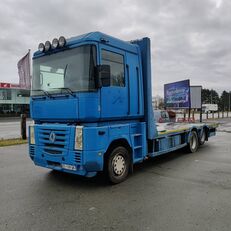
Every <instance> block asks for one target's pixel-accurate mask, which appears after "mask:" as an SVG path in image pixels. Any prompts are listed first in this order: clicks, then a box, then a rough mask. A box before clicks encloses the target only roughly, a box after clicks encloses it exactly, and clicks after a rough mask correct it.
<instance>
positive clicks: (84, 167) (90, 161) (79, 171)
mask: <svg viewBox="0 0 231 231" xmlns="http://www.w3.org/2000/svg"><path fill="white" fill-rule="evenodd" d="M29 153H30V157H31V159H32V160H33V162H34V163H35V165H37V166H41V167H44V168H49V169H54V170H57V171H62V172H68V173H72V174H76V175H81V176H87V177H92V176H95V175H96V173H97V172H99V171H102V170H103V156H102V154H101V152H98V151H90V152H84V151H73V150H65V151H64V152H63V154H61V155H59V154H58V155H56V154H50V153H46V152H44V148H43V147H42V146H37V145H30V146H29ZM68 166H69V167H70V166H72V167H73V168H72V169H70V168H67V167H68Z"/></svg>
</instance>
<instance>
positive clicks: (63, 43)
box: [59, 36, 66, 47]
mask: <svg viewBox="0 0 231 231" xmlns="http://www.w3.org/2000/svg"><path fill="white" fill-rule="evenodd" d="M65 44H66V39H65V38H64V37H63V36H61V37H59V46H60V47H64V46H65Z"/></svg>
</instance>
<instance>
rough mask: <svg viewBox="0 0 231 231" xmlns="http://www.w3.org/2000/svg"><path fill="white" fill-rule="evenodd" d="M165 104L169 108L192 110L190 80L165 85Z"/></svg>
mask: <svg viewBox="0 0 231 231" xmlns="http://www.w3.org/2000/svg"><path fill="white" fill-rule="evenodd" d="M164 102H165V106H166V107H168V108H190V107H191V105H190V81H189V79H187V80H183V81H179V82H174V83H168V84H165V85H164Z"/></svg>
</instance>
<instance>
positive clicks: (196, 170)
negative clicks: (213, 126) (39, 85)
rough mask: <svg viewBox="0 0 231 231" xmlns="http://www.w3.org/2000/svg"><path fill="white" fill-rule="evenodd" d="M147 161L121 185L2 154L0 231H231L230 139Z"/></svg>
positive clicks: (22, 149)
mask: <svg viewBox="0 0 231 231" xmlns="http://www.w3.org/2000/svg"><path fill="white" fill-rule="evenodd" d="M228 127H231V120H229V121H228V120H226V121H224V123H223V128H224V129H222V130H223V132H218V134H217V136H216V137H214V138H211V139H210V141H209V142H208V143H206V144H205V145H204V146H202V147H201V148H200V149H199V151H198V152H197V153H194V154H184V153H182V152H175V153H170V154H168V155H165V156H162V157H159V158H155V159H153V160H149V161H146V162H145V163H144V164H141V165H139V166H136V167H135V171H134V174H133V175H132V176H131V177H129V179H128V180H127V181H125V182H124V183H122V184H119V185H115V186H111V185H107V184H106V183H105V181H104V180H103V178H102V177H96V178H92V179H86V178H81V177H77V176H72V175H68V174H61V173H54V172H52V171H50V170H48V169H43V168H39V167H35V166H34V165H33V163H32V162H31V161H30V159H29V157H28V154H27V146H26V145H20V146H12V147H7V148H0V230H100V231H101V230H132V231H134V230H139V231H140V230H163V231H167V230H171V231H172V230H176V231H181V230H182V231H187V230H192V231H194V230H203V231H206V230H208V231H213V230H218V231H225V230H227V231H230V230H231V219H230V217H231V200H230V198H231V143H230V138H231V134H230V133H229V132H228V130H227V132H226V130H225V128H228Z"/></svg>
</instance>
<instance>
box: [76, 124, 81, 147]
mask: <svg viewBox="0 0 231 231" xmlns="http://www.w3.org/2000/svg"><path fill="white" fill-rule="evenodd" d="M75 149H77V150H82V149H83V126H76V128H75Z"/></svg>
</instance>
